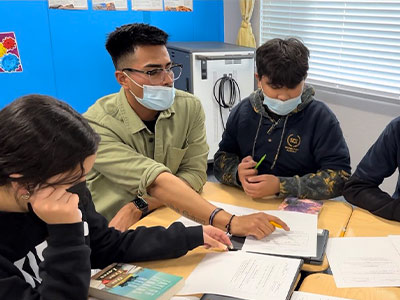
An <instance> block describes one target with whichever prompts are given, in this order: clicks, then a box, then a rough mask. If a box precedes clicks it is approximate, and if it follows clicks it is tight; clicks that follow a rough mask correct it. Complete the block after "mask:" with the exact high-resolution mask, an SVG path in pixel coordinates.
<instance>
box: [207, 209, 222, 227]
mask: <svg viewBox="0 0 400 300" xmlns="http://www.w3.org/2000/svg"><path fill="white" fill-rule="evenodd" d="M221 210H223V209H222V208H220V207H217V208H216V209H214V210H213V212H212V213H211V215H210V218H209V219H208V224H210V225H212V224H213V221H214V217H215V215H216V214H217V213H219V212H220V211H221Z"/></svg>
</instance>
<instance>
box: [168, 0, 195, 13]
mask: <svg viewBox="0 0 400 300" xmlns="http://www.w3.org/2000/svg"><path fill="white" fill-rule="evenodd" d="M164 5H165V10H166V11H193V0H164Z"/></svg>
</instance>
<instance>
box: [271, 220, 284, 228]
mask: <svg viewBox="0 0 400 300" xmlns="http://www.w3.org/2000/svg"><path fill="white" fill-rule="evenodd" d="M269 222H270V223H271V224H272V225H274V226H275V227H276V228H281V229H283V227H282V225H279V224H278V223H276V222H274V221H269Z"/></svg>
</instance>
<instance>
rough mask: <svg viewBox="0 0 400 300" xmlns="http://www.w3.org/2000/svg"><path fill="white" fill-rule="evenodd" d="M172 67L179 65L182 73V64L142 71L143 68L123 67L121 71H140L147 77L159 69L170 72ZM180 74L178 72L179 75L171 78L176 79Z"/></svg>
mask: <svg viewBox="0 0 400 300" xmlns="http://www.w3.org/2000/svg"><path fill="white" fill-rule="evenodd" d="M174 67H179V68H180V69H181V74H182V69H183V65H182V64H172V65H171V66H170V67H168V68H165V69H164V68H155V69H153V70H149V71H143V70H138V69H133V68H123V69H122V70H121V71H122V72H125V71H128V72H136V73H142V74H145V75H147V76H149V78H151V77H152V76H153V75H156V74H157V72H160V71H164V72H167V73H171V72H172V70H171V69H172V68H174ZM181 74H179V76H178V77H177V78H173V80H177V79H178V78H179V77H180V75H181Z"/></svg>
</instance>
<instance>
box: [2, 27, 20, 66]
mask: <svg viewBox="0 0 400 300" xmlns="http://www.w3.org/2000/svg"><path fill="white" fill-rule="evenodd" d="M11 72H22V64H21V58H20V56H19V51H18V45H17V39H16V38H15V33H14V32H0V73H11Z"/></svg>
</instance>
